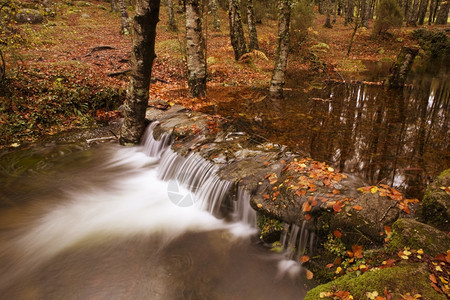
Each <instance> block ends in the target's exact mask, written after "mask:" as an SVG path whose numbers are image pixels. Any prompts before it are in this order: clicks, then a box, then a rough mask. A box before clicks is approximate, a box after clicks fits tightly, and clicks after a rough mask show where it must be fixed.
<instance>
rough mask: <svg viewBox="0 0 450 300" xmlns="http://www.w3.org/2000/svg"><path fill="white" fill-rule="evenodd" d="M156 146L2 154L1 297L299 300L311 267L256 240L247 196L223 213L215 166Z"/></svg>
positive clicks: (63, 147) (223, 187) (241, 194)
mask: <svg viewBox="0 0 450 300" xmlns="http://www.w3.org/2000/svg"><path fill="white" fill-rule="evenodd" d="M150 130H151V128H150V129H149V131H150ZM146 139H147V142H146V144H145V145H144V146H142V147H135V148H123V147H120V146H118V145H116V144H111V143H104V144H100V145H95V146H92V147H81V146H80V145H77V144H54V143H53V144H50V145H43V146H35V147H32V148H29V149H22V150H16V151H13V152H4V153H2V154H0V295H1V299H274V298H277V299H301V298H302V297H303V296H304V294H305V291H306V289H307V288H306V287H305V279H304V272H305V270H304V269H303V268H301V267H300V265H298V264H297V263H295V262H293V261H287V260H285V259H284V256H282V255H281V254H277V253H272V252H270V251H268V250H267V249H266V248H264V247H262V246H261V245H260V244H258V242H257V239H256V238H255V227H254V223H255V216H254V211H253V210H251V208H250V207H249V206H248V202H247V204H245V201H248V197H249V195H248V194H247V193H246V192H245V191H239V190H238V193H237V194H238V197H237V198H238V199H234V200H233V201H234V206H233V209H231V210H230V209H228V211H230V213H229V214H228V215H227V216H225V214H224V213H223V212H221V206H222V205H221V203H222V202H224V201H229V199H228V200H227V197H228V196H227V191H228V189H229V188H230V186H229V184H228V183H227V182H223V181H221V180H219V179H218V178H217V177H216V176H215V173H214V172H215V169H214V166H212V165H209V164H207V163H206V162H204V161H200V160H199V159H198V158H197V157H194V156H191V157H188V158H180V157H178V156H177V155H176V154H174V153H173V152H172V151H171V150H170V149H169V148H167V146H168V144H169V143H170V137H169V136H163V138H162V139H161V141H155V140H153V139H152V137H151V133H150V132H149V133H148V136H147V138H146ZM180 184H183V185H180ZM187 188H190V190H188V189H187ZM239 199H240V200H241V201H235V200H239ZM242 200H243V201H242ZM216 216H220V217H221V218H217V217H216ZM225 217H226V218H225ZM225 219H226V220H227V221H225Z"/></svg>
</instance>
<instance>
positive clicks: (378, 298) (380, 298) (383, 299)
mask: <svg viewBox="0 0 450 300" xmlns="http://www.w3.org/2000/svg"><path fill="white" fill-rule="evenodd" d="M375 300H386V298H385V297H383V296H377V297H376V298H375Z"/></svg>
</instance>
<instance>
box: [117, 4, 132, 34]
mask: <svg viewBox="0 0 450 300" xmlns="http://www.w3.org/2000/svg"><path fill="white" fill-rule="evenodd" d="M119 8H120V20H121V21H122V30H121V33H122V34H123V35H129V34H130V23H128V11H127V6H126V5H125V0H119Z"/></svg>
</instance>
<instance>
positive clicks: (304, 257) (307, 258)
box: [300, 255, 310, 263]
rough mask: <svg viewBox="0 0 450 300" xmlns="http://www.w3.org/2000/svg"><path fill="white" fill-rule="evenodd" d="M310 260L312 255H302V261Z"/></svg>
mask: <svg viewBox="0 0 450 300" xmlns="http://www.w3.org/2000/svg"><path fill="white" fill-rule="evenodd" d="M309 260H310V257H309V256H308V255H303V256H302V257H300V262H301V263H305V262H308V261H309Z"/></svg>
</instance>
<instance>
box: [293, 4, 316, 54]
mask: <svg viewBox="0 0 450 300" xmlns="http://www.w3.org/2000/svg"><path fill="white" fill-rule="evenodd" d="M313 22H314V2H312V1H309V0H300V1H298V2H297V3H296V5H295V6H294V7H293V9H292V13H291V31H290V34H291V38H290V40H291V48H293V49H295V47H296V46H298V45H300V44H302V43H303V42H304V41H305V40H306V38H307V36H308V28H309V27H311V25H312V24H313Z"/></svg>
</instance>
